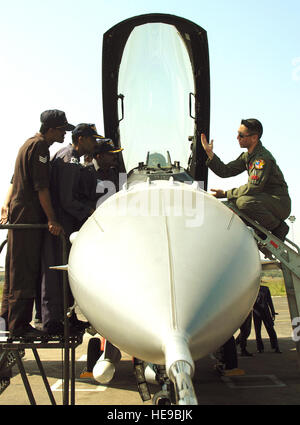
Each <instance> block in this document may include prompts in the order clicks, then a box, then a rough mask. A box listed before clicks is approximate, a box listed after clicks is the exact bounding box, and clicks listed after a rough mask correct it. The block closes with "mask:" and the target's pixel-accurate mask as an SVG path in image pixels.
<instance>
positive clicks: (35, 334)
mask: <svg viewBox="0 0 300 425" xmlns="http://www.w3.org/2000/svg"><path fill="white" fill-rule="evenodd" d="M42 336H45V332H43V331H39V330H38V329H35V328H33V327H32V326H31V325H27V326H24V327H23V328H21V329H16V330H14V331H11V332H10V337H11V338H14V337H17V338H30V339H34V338H40V337H42Z"/></svg>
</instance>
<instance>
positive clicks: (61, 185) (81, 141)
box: [42, 123, 102, 335]
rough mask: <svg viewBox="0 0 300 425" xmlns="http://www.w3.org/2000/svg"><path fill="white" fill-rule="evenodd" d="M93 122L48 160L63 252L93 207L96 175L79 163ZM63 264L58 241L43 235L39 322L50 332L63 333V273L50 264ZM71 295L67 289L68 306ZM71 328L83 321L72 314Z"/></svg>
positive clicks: (93, 137) (93, 141)
mask: <svg viewBox="0 0 300 425" xmlns="http://www.w3.org/2000/svg"><path fill="white" fill-rule="evenodd" d="M101 137H102V136H100V135H98V134H97V130H96V128H95V125H94V124H85V123H84V124H79V125H77V126H76V127H75V128H74V130H73V132H72V142H73V143H72V144H70V145H68V146H67V147H64V148H62V149H61V150H60V151H58V152H57V153H56V154H55V155H54V157H53V158H52V160H51V182H50V192H51V196H52V198H53V205H54V208H55V211H56V214H57V217H58V219H59V221H60V223H61V224H62V226H63V229H64V232H65V237H66V251H67V252H66V255H67V256H68V254H69V251H70V249H71V243H70V240H69V237H70V235H71V234H72V233H73V232H76V231H78V230H79V229H80V227H81V226H82V224H83V223H84V222H85V220H86V219H87V218H88V217H89V216H90V215H91V214H93V212H94V211H95V207H96V184H97V179H96V176H95V174H93V173H91V172H89V170H87V167H84V166H83V165H82V164H80V157H81V156H83V155H84V154H92V153H93V152H94V149H95V147H96V145H97V139H98V138H101ZM61 264H62V243H61V240H58V239H56V238H53V237H52V236H51V235H47V236H46V237H45V240H44V243H43V255H42V266H43V267H42V269H43V277H42V322H43V328H44V330H45V331H46V332H47V333H48V334H49V335H60V334H63V332H64V325H63V318H64V311H63V276H62V272H60V271H56V270H51V269H49V267H51V266H56V265H61ZM72 304H73V297H72V294H71V291H69V305H72ZM70 324H71V328H73V329H72V331H73V330H76V329H77V330H81V329H82V327H84V326H85V325H86V324H85V322H81V321H79V320H78V319H77V316H76V314H75V313H73V315H72V317H71V318H70Z"/></svg>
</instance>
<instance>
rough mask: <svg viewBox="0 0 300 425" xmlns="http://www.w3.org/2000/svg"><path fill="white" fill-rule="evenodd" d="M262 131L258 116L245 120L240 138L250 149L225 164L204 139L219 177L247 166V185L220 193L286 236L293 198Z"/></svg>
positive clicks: (239, 171) (281, 237)
mask: <svg viewBox="0 0 300 425" xmlns="http://www.w3.org/2000/svg"><path fill="white" fill-rule="evenodd" d="M261 135H262V125H261V123H260V122H259V121H258V120H255V119H248V120H242V122H241V126H240V129H239V132H238V137H237V138H238V140H239V142H240V146H241V147H248V152H243V153H242V154H241V155H240V156H239V157H238V158H237V159H236V160H234V161H231V162H229V163H228V164H224V163H223V162H222V161H221V159H220V158H219V157H218V156H217V155H216V154H213V153H212V150H211V149H210V152H209V147H210V146H212V145H208V144H207V142H206V143H205V140H204V141H203V142H202V144H203V147H204V149H205V150H206V152H207V153H208V155H209V154H211V158H210V157H208V159H207V162H206V164H207V166H208V167H209V168H210V169H211V170H212V171H213V172H214V173H215V174H217V175H218V176H219V177H225V178H226V177H232V176H236V175H238V174H241V173H242V172H243V171H246V170H247V173H248V182H247V183H246V184H245V185H242V186H240V187H238V188H234V189H230V190H227V192H223V194H222V195H219V196H217V195H216V197H217V198H222V197H227V199H228V200H229V201H231V202H234V203H235V204H236V206H237V207H238V209H239V210H241V211H242V212H244V213H245V214H246V215H248V216H249V217H250V218H251V219H253V220H256V221H258V222H259V223H260V224H261V225H262V226H264V227H265V228H266V229H268V230H269V231H271V232H272V233H273V234H274V235H275V236H277V237H278V238H280V239H282V240H284V238H285V236H286V234H287V233H288V229H289V228H288V225H287V224H286V223H285V222H284V220H286V219H287V218H288V216H289V214H290V212H291V199H290V196H289V193H288V186H287V184H286V182H285V179H284V176H283V174H282V172H281V170H280V168H279V166H278V165H277V163H276V160H275V158H274V157H273V155H272V154H271V153H270V152H269V151H268V150H267V149H266V148H265V147H264V146H263V145H262V143H261V141H260V137H261ZM247 141H248V143H247ZM250 143H251V145H250ZM249 146H250V148H249ZM216 192H217V191H216ZM218 192H221V191H218Z"/></svg>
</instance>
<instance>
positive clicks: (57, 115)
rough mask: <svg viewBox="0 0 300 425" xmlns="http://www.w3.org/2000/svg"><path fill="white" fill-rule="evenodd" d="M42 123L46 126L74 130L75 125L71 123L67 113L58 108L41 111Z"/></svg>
mask: <svg viewBox="0 0 300 425" xmlns="http://www.w3.org/2000/svg"><path fill="white" fill-rule="evenodd" d="M41 123H42V125H43V126H44V127H45V128H48V129H49V128H61V129H64V130H66V131H72V130H73V129H74V128H75V126H74V125H72V124H69V123H68V121H67V118H66V114H65V113H64V112H63V111H59V110H58V109H50V110H48V111H44V112H42V113H41Z"/></svg>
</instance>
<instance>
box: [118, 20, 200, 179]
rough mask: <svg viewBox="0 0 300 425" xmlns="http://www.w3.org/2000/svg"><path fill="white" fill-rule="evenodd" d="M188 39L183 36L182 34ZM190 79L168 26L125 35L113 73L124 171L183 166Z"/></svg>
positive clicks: (189, 130)
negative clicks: (115, 73) (115, 74)
mask: <svg viewBox="0 0 300 425" xmlns="http://www.w3.org/2000/svg"><path fill="white" fill-rule="evenodd" d="M185 36H186V37H189V35H188V34H185ZM194 92H195V85H194V77H193V72H192V66H191V61H190V58H189V55H188V51H187V49H186V47H185V44H184V42H183V40H182V38H181V35H180V34H179V32H178V31H177V30H176V28H175V27H174V26H173V25H169V24H164V23H148V24H144V25H139V26H137V27H135V28H134V30H133V31H132V32H131V34H130V36H129V38H128V40H127V43H126V46H125V49H124V51H123V55H122V60H121V64H120V69H119V79H118V117H119V120H120V123H119V131H120V144H121V146H122V147H123V148H124V151H123V159H124V163H125V167H126V170H127V172H129V171H130V170H131V169H132V168H134V167H137V166H138V163H139V162H145V163H146V162H147V161H148V164H149V166H151V167H156V166H157V165H158V164H160V166H161V167H164V166H168V165H169V163H170V160H171V161H172V163H174V161H180V164H181V165H182V166H183V167H185V168H186V167H187V162H188V158H189V155H190V142H189V140H188V138H189V136H192V135H193V133H194V118H193V117H194V116H195V112H194Z"/></svg>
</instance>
